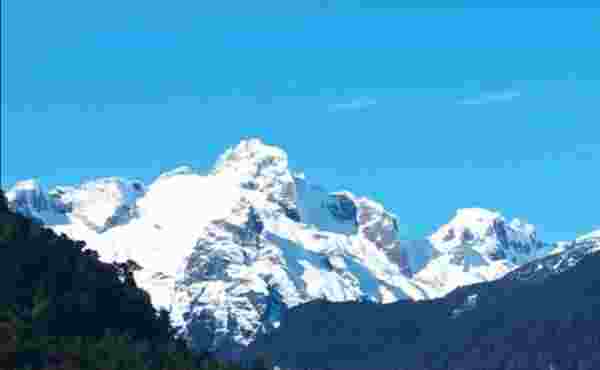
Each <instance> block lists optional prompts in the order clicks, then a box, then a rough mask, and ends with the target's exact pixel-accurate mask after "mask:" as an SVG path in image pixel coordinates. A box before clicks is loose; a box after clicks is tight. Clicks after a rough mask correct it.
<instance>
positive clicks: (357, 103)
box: [329, 97, 377, 112]
mask: <svg viewBox="0 0 600 370" xmlns="http://www.w3.org/2000/svg"><path fill="white" fill-rule="evenodd" d="M375 104H377V101H376V100H375V99H373V98H368V97H360V98H356V99H353V100H352V101H350V102H348V103H340V104H332V105H330V106H329V111H330V112H337V111H342V110H361V109H364V108H367V107H369V106H371V105H375Z"/></svg>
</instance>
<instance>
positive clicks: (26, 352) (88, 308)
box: [0, 189, 238, 370]
mask: <svg viewBox="0 0 600 370" xmlns="http://www.w3.org/2000/svg"><path fill="white" fill-rule="evenodd" d="M84 247H85V243H84V242H82V241H73V240H70V239H69V238H68V237H67V236H65V235H64V234H63V235H57V234H56V233H55V232H53V231H52V230H50V229H47V228H44V227H43V226H40V225H39V224H37V223H35V222H33V221H32V220H30V219H28V218H26V217H23V216H21V215H19V214H16V213H14V212H11V211H10V210H9V208H8V204H7V201H6V197H5V194H4V192H2V190H1V189H0V292H1V294H0V369H7V370H13V369H82V370H86V369H90V370H91V369H105V370H112V369H115V370H116V369H120V370H137V369H140V370H141V369H157V370H166V369H173V370H175V369H182V370H183V369H190V370H191V369H223V370H225V369H231V370H233V369H238V367H235V366H233V365H232V364H224V363H220V362H218V361H216V360H214V359H211V358H210V356H209V355H208V354H197V353H193V352H191V351H190V350H189V349H188V346H187V343H186V342H185V340H183V339H181V338H177V337H176V336H175V333H176V329H175V328H173V327H172V326H171V323H170V319H169V312H168V311H166V310H160V311H156V310H155V309H154V308H153V306H152V304H151V298H150V296H149V295H148V293H147V292H146V291H144V290H142V289H140V288H138V287H137V286H136V284H135V280H134V278H133V269H134V268H137V267H139V266H137V264H136V263H135V261H128V262H127V263H120V264H118V263H114V264H107V263H103V262H101V261H99V259H98V258H99V255H98V253H97V252H95V251H93V250H89V249H86V250H83V248H84Z"/></svg>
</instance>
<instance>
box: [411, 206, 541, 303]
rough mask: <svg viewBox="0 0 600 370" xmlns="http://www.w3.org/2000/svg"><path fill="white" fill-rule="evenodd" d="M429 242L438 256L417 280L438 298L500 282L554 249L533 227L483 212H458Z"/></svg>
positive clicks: (470, 209)
mask: <svg viewBox="0 0 600 370" xmlns="http://www.w3.org/2000/svg"><path fill="white" fill-rule="evenodd" d="M429 241H430V243H431V245H432V247H433V248H434V250H435V252H434V253H433V256H432V258H431V260H430V261H429V262H428V264H427V266H426V267H425V268H424V269H423V270H421V271H420V272H419V273H417V274H416V275H415V279H416V280H417V281H420V282H423V283H424V284H425V285H427V286H435V287H438V291H437V294H435V295H436V296H443V295H445V294H447V293H449V292H450V291H451V290H453V289H455V288H457V287H459V286H462V285H467V284H474V283H478V282H481V281H489V280H495V279H498V278H500V277H502V276H504V275H505V274H506V273H508V272H509V271H511V270H513V269H515V268H517V267H518V266H520V265H523V264H525V263H528V262H530V261H532V260H534V259H536V258H539V257H543V256H545V255H547V254H548V253H550V251H551V249H552V246H549V245H545V244H544V243H543V242H541V241H540V240H538V239H537V237H536V232H535V227H534V226H533V225H530V224H526V223H524V222H522V221H520V220H518V219H515V220H513V221H511V222H510V223H507V222H506V220H505V219H504V217H502V215H500V214H499V213H497V212H493V211H489V210H485V209H480V208H467V209H461V210H458V211H457V213H456V216H455V217H454V218H453V219H452V220H451V221H450V222H449V223H448V224H446V225H444V226H442V227H441V228H440V229H439V230H438V231H437V232H435V233H434V234H433V235H432V236H431V237H430V238H429Z"/></svg>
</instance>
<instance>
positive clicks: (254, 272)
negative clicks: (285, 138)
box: [8, 139, 548, 358]
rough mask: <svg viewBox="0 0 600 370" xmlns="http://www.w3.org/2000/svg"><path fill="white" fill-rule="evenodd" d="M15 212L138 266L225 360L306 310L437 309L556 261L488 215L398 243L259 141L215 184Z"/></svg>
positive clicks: (119, 188) (34, 194)
mask: <svg viewBox="0 0 600 370" xmlns="http://www.w3.org/2000/svg"><path fill="white" fill-rule="evenodd" d="M8 198H9V201H10V203H11V205H12V206H13V207H14V208H16V209H18V210H19V211H20V212H22V213H28V214H31V215H33V216H34V217H37V218H38V219H40V220H41V221H43V222H44V223H46V224H48V225H50V226H52V227H53V228H54V229H55V230H56V231H57V232H64V233H66V234H68V235H69V236H71V237H72V238H74V239H80V240H85V241H86V242H87V245H88V248H92V249H96V250H98V252H99V253H100V256H101V259H103V260H105V261H107V262H111V261H115V260H117V261H124V260H126V259H128V258H131V259H134V260H135V261H137V262H138V263H139V264H140V265H141V266H142V268H143V269H142V270H140V271H136V272H135V277H136V280H137V281H138V283H139V285H140V286H141V287H143V288H144V289H146V290H148V292H149V293H150V295H151V297H152V300H153V303H154V305H155V306H157V307H166V308H168V309H170V310H171V311H172V318H173V320H174V324H175V325H179V326H181V333H182V334H184V335H185V336H186V337H187V338H189V340H190V341H191V344H192V345H193V347H194V348H196V349H199V350H205V349H210V350H213V351H219V354H220V355H221V356H223V357H229V358H236V357H237V354H238V353H239V352H240V351H241V350H242V349H243V348H244V347H245V346H246V345H248V343H250V342H251V341H253V340H254V338H255V337H256V336H257V335H258V334H260V333H265V332H268V331H270V330H272V329H273V328H276V327H277V326H278V325H279V322H280V317H281V314H282V313H283V312H285V311H286V310H287V309H288V308H290V307H293V306H296V305H299V304H301V303H305V302H308V301H311V300H314V299H319V298H324V299H326V300H329V301H363V300H368V301H374V302H382V303H388V302H394V301H396V300H401V299H414V300H419V299H424V298H431V297H437V296H441V295H443V294H445V293H447V292H449V291H451V290H452V289H454V288H455V287H457V286H460V285H464V284H469V283H473V282H480V281H483V280H492V279H497V278H499V277H501V276H503V275H504V274H506V273H507V272H509V271H511V270H513V269H514V268H516V267H518V266H519V265H520V264H522V263H525V262H527V261H530V260H531V259H533V258H535V257H537V256H538V255H543V254H544V253H546V250H547V249H548V247H544V246H543V244H542V243H541V242H539V241H538V240H537V239H536V237H535V230H534V228H533V226H531V225H527V224H523V223H522V222H520V221H518V220H515V221H513V222H511V223H506V222H505V220H504V218H502V216H501V215H499V214H497V213H494V212H491V211H487V210H482V209H467V210H460V211H459V212H458V213H457V216H456V217H455V218H454V219H453V220H452V221H451V222H450V223H449V224H448V225H445V226H443V227H442V228H441V229H440V230H439V231H438V232H436V233H435V234H433V235H432V236H431V237H430V238H429V240H419V241H407V240H399V239H398V236H397V232H398V220H397V218H396V216H395V215H393V214H391V213H390V212H388V211H386V210H385V209H384V207H383V206H382V205H380V204H378V203H376V202H374V201H372V200H369V199H367V198H363V197H357V196H355V195H354V194H352V193H350V192H348V191H341V192H334V193H329V192H327V191H326V190H324V189H323V188H322V187H319V186H317V185H314V184H312V183H311V182H309V181H308V180H307V178H306V177H305V176H304V175H300V174H294V173H292V171H291V170H290V168H289V167H288V161H287V154H286V153H285V152H284V151H283V150H282V149H281V148H278V147H275V146H270V145H266V144H264V143H262V142H261V141H260V140H257V139H251V140H244V141H242V142H241V143H240V144H239V145H237V146H236V147H234V148H231V149H229V150H227V151H226V152H225V153H224V154H223V155H222V156H221V157H220V158H219V159H218V161H217V163H216V165H215V167H214V169H213V170H212V171H211V172H210V173H208V174H200V173H198V172H197V171H195V170H194V169H192V168H190V167H186V166H184V167H179V168H176V169H174V170H172V171H169V172H167V173H164V174H162V175H161V176H159V177H158V178H157V179H156V180H155V181H154V182H153V183H152V184H150V185H149V186H145V185H144V184H142V183H140V182H138V181H129V180H126V179H120V178H107V179H98V180H95V181H90V182H87V183H85V184H83V185H81V186H78V187H59V188H56V189H53V190H52V191H51V192H49V193H46V192H44V191H43V189H42V188H41V186H40V185H39V183H37V182H34V181H29V182H22V183H18V184H17V185H16V186H15V187H14V188H13V189H12V190H11V192H9V193H8Z"/></svg>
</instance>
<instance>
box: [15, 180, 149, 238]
mask: <svg viewBox="0 0 600 370" xmlns="http://www.w3.org/2000/svg"><path fill="white" fill-rule="evenodd" d="M145 191H146V189H145V186H144V184H143V183H141V182H139V181H128V180H124V179H120V178H117V177H110V178H100V179H97V180H94V181H89V182H86V183H84V184H82V185H80V186H78V187H73V186H57V187H56V188H54V189H52V190H51V191H49V192H46V191H45V190H44V189H43V187H42V186H41V184H40V183H39V182H38V181H36V180H27V181H21V182H18V183H17V184H15V186H14V187H13V188H12V189H11V190H10V191H9V192H8V193H7V198H8V200H9V204H10V205H11V207H12V208H13V209H15V210H17V211H18V212H20V213H22V214H24V215H28V216H30V217H33V218H35V219H38V220H39V221H41V222H43V223H45V224H48V225H63V224H67V223H71V222H72V221H73V219H77V220H79V221H80V222H82V223H84V224H85V225H86V226H87V227H88V228H90V229H92V230H93V231H96V232H103V231H105V230H106V229H108V228H110V227H112V226H115V225H117V224H122V223H124V222H127V220H129V219H130V218H131V217H133V214H134V210H135V202H136V200H137V199H138V198H139V197H141V196H143V195H144V193H145Z"/></svg>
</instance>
